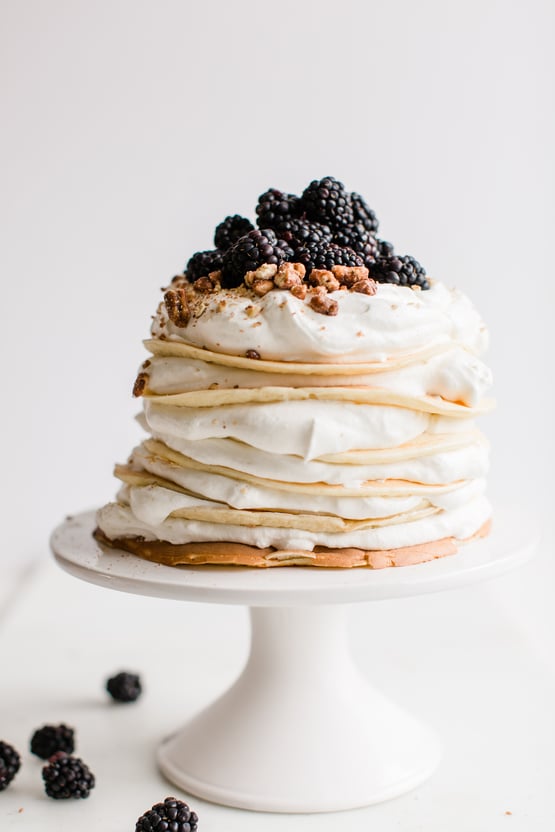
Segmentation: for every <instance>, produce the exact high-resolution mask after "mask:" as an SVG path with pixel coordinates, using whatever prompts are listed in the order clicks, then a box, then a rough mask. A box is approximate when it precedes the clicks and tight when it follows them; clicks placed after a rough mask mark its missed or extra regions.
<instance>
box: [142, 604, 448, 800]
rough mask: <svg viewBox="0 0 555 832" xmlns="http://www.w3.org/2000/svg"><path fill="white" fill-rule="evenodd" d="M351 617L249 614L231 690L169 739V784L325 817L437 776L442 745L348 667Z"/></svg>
mask: <svg viewBox="0 0 555 832" xmlns="http://www.w3.org/2000/svg"><path fill="white" fill-rule="evenodd" d="M346 611H347V610H346V607H344V606H333V607H332V606H312V607H304V608H303V607H296V608H295V607H282V608H279V607H265V608H262V607H251V610H250V614H251V623H252V643H251V652H250V657H249V660H248V662H247V666H246V667H245V669H244V671H243V673H242V674H241V676H240V677H239V679H238V680H237V681H236V682H235V684H234V685H233V686H232V688H231V689H230V690H229V691H227V692H226V693H225V694H224V695H223V696H221V697H220V698H219V699H218V700H217V701H216V702H214V703H213V704H212V705H210V706H209V707H208V708H206V709H205V710H204V711H202V712H201V713H200V714H199V715H198V716H196V717H195V718H194V719H193V720H192V721H191V722H189V723H188V724H187V725H186V726H185V727H184V728H182V729H181V730H180V731H178V732H177V733H176V734H174V735H173V736H172V737H170V738H169V739H167V740H166V741H165V742H164V743H163V744H162V745H161V747H160V749H159V751H158V763H159V766H160V769H161V770H162V772H163V773H164V775H165V776H166V777H167V778H168V779H169V780H171V781H172V782H173V783H175V784H176V785H177V786H180V787H181V788H182V789H184V790H185V791H187V792H190V793H192V794H196V795H198V796H199V797H203V798H205V799H207V800H211V801H213V802H216V803H224V804H226V805H227V806H237V807H241V808H244V809H255V810H262V811H273V812H322V811H334V810H338V809H348V808H353V807H357V806H366V805H368V804H370V803H377V802H379V801H382V800H386V799H388V798H390V797H395V796H397V795H399V794H402V793H403V792H406V791H408V790H409V789H412V788H414V787H415V786H417V785H418V784H419V783H421V782H422V781H423V780H425V779H426V778H427V777H428V776H429V775H430V774H431V773H432V772H433V770H434V769H435V767H436V765H437V763H438V762H439V757H440V745H439V740H438V738H437V737H436V735H435V734H434V732H433V731H431V730H430V729H429V728H427V727H426V726H424V725H421V724H420V723H419V722H418V721H417V720H416V719H414V718H413V717H412V716H410V715H409V714H408V713H405V711H403V710H402V709H401V708H399V707H398V706H397V705H395V704H393V703H392V702H390V701H389V700H387V699H386V698H385V697H384V696H383V695H382V694H381V693H379V692H378V691H377V690H375V689H374V688H372V687H371V686H370V685H369V684H367V683H366V681H365V680H364V679H363V678H362V677H361V676H360V674H359V672H358V670H357V669H356V667H355V665H354V664H353V662H352V659H351V656H350V651H349V647H348V641H347V632H346V619H347V616H346Z"/></svg>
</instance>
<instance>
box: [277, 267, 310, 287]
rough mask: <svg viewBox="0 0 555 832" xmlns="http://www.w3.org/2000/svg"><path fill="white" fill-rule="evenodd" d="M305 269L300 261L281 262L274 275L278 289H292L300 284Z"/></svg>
mask: <svg viewBox="0 0 555 832" xmlns="http://www.w3.org/2000/svg"><path fill="white" fill-rule="evenodd" d="M305 273H306V269H305V267H304V265H303V264H302V263H282V264H281V266H280V267H279V269H278V270H277V274H276V276H275V277H274V283H275V284H276V286H277V287H278V289H292V288H293V286H300V284H301V283H302V279H303V277H304V276H305Z"/></svg>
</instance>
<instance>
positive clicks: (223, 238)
mask: <svg viewBox="0 0 555 832" xmlns="http://www.w3.org/2000/svg"><path fill="white" fill-rule="evenodd" d="M253 229H254V225H253V224H252V222H251V221H250V220H248V219H247V218H246V217H241V216H240V215H239V214H234V215H233V216H232V217H226V218H225V220H224V221H223V222H221V223H220V224H219V225H217V226H216V230H215V232H214V245H215V246H216V248H217V249H219V250H220V251H227V250H228V248H231V246H232V245H233V243H236V242H237V240H238V239H239V237H243V236H244V235H245V234H248V233H249V231H252V230H253Z"/></svg>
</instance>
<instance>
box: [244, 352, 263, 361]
mask: <svg viewBox="0 0 555 832" xmlns="http://www.w3.org/2000/svg"><path fill="white" fill-rule="evenodd" d="M245 355H246V357H247V358H255V359H256V360H257V361H259V360H260V353H259V352H257V351H256V350H247V351H246V353H245Z"/></svg>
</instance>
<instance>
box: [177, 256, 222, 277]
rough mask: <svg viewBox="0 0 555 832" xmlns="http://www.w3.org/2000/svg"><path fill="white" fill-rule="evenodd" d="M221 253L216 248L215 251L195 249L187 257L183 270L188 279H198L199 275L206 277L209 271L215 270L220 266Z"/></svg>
mask: <svg viewBox="0 0 555 832" xmlns="http://www.w3.org/2000/svg"><path fill="white" fill-rule="evenodd" d="M222 260H223V254H222V252H221V251H218V250H217V249H216V250H215V251H197V252H196V253H195V254H193V256H192V257H191V258H190V259H189V262H188V263H187V266H186V268H185V272H186V274H187V277H188V278H189V280H198V278H199V277H206V275H208V274H210V272H217V271H219V270H220V269H221V268H222Z"/></svg>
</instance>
